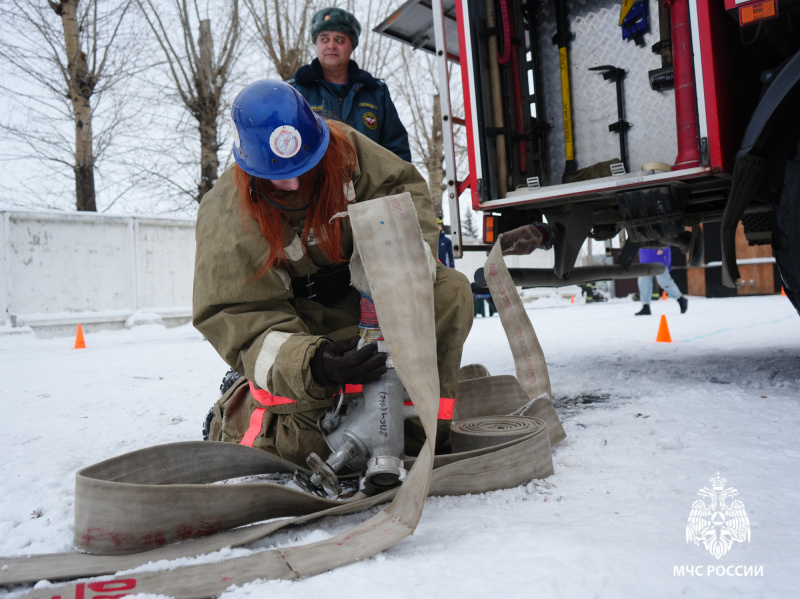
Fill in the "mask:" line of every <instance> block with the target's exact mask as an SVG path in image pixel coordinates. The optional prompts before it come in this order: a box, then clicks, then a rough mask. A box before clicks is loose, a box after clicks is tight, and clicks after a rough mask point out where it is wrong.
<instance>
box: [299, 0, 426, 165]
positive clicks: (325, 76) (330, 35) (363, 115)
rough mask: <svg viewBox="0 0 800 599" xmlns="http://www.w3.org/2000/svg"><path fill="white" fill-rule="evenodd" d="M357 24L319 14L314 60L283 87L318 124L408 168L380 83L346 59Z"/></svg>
mask: <svg viewBox="0 0 800 599" xmlns="http://www.w3.org/2000/svg"><path fill="white" fill-rule="evenodd" d="M360 35H361V24H360V23H359V22H358V19H356V18H355V16H354V15H352V14H351V13H349V12H347V11H346V10H342V9H341V8H335V7H333V8H324V9H322V10H320V11H318V12H317V13H316V14H315V15H314V17H313V18H312V19H311V41H312V42H313V43H314V44H315V46H316V49H317V58H315V59H314V60H312V61H311V63H310V64H307V65H305V66H302V67H300V68H299V69H298V70H297V73H295V75H294V77H292V78H291V79H289V81H288V83H289V84H290V85H291V86H292V87H294V88H295V89H296V90H297V91H299V92H300V94H301V95H302V96H303V97H304V98H305V99H306V100H307V101H308V103H309V104H310V105H311V109H312V110H313V111H314V112H316V113H317V114H319V115H320V116H321V117H323V118H330V119H336V120H339V121H343V122H345V123H347V124H348V125H350V126H351V127H353V129H355V130H356V131H358V132H359V133H362V134H364V135H366V136H367V137H368V138H369V139H371V140H372V141H374V142H376V143H378V144H380V145H382V146H383V147H384V148H386V149H387V150H390V151H391V152H394V153H395V155H397V156H398V157H399V158H402V159H403V160H405V161H406V162H411V148H410V147H409V145H408V133H407V132H406V128H405V127H404V126H403V123H402V121H401V120H400V116H399V115H398V114H397V109H396V108H395V106H394V103H393V102H392V98H391V96H390V95H389V88H388V87H387V86H386V84H385V83H384V82H383V81H381V80H380V79H376V78H375V77H373V76H372V75H371V74H370V73H368V72H367V71H364V70H363V69H360V68H359V66H358V64H356V62H355V61H354V60H352V59H351V58H350V57H351V55H352V54H353V50H355V48H357V47H358V38H359V36H360Z"/></svg>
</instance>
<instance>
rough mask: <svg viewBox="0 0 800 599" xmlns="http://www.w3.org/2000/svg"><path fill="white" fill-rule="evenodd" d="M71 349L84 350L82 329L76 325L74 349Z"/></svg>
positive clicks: (84, 343)
mask: <svg viewBox="0 0 800 599" xmlns="http://www.w3.org/2000/svg"><path fill="white" fill-rule="evenodd" d="M73 349H86V342H85V341H84V340H83V327H82V326H81V325H78V332H77V333H76V334H75V347H74V348H73Z"/></svg>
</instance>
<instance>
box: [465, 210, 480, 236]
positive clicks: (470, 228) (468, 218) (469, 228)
mask: <svg viewBox="0 0 800 599" xmlns="http://www.w3.org/2000/svg"><path fill="white" fill-rule="evenodd" d="M474 216H475V215H474V213H473V212H472V208H470V207H467V211H466V212H465V213H464V216H463V217H461V232H462V233H463V234H464V235H465V236H467V237H474V238H475V239H477V238H478V237H479V234H478V228H477V227H476V226H475V219H474V218H473V217H474Z"/></svg>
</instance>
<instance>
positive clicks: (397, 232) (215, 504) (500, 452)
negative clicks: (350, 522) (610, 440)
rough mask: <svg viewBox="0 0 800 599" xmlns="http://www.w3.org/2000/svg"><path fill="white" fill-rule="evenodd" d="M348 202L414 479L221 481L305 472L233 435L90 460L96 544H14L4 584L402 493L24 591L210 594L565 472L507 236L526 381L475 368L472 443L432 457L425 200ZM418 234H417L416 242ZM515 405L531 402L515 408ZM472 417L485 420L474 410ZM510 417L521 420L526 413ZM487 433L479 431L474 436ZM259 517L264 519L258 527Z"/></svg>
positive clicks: (322, 560) (498, 289) (501, 290)
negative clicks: (227, 439) (415, 445)
mask: <svg viewBox="0 0 800 599" xmlns="http://www.w3.org/2000/svg"><path fill="white" fill-rule="evenodd" d="M349 211H350V220H351V225H352V228H353V232H354V238H355V243H356V247H357V249H358V251H359V254H360V256H361V261H362V262H363V267H364V271H365V274H366V278H367V279H368V280H369V281H370V292H371V294H372V297H373V299H374V301H375V305H376V309H377V313H378V317H379V319H380V321H381V328H382V332H383V335H384V337H385V340H386V344H387V348H388V351H389V352H390V354H391V355H392V356H393V362H394V367H395V368H396V370H397V374H398V376H399V377H400V379H401V380H402V381H403V384H404V386H405V389H406V392H407V393H408V395H409V397H410V398H411V399H412V400H413V402H414V406H415V407H416V409H417V412H418V414H419V418H420V421H421V422H422V425H423V427H424V429H425V432H426V435H427V440H426V442H425V444H424V445H423V447H422V450H421V451H420V454H419V456H418V457H417V458H416V459H406V460H405V461H404V467H405V468H407V469H408V474H407V476H406V477H405V480H404V481H403V484H402V485H401V486H399V487H395V488H392V489H390V490H388V491H386V492H384V493H381V494H377V495H373V496H365V495H363V494H357V495H356V496H355V497H354V498H352V499H350V500H347V501H341V500H334V499H328V498H324V497H319V496H317V495H314V494H310V493H306V492H303V491H300V490H297V489H293V488H291V487H288V486H284V485H280V484H274V483H242V484H230V485H220V484H214V483H215V482H216V481H220V480H226V479H231V478H236V477H241V476H252V475H257V474H267V473H272V474H275V473H291V472H293V471H294V470H296V469H297V466H296V465H294V464H292V463H290V462H287V461H285V460H282V459H281V458H278V457H276V456H274V455H271V454H268V453H266V452H263V451H260V450H257V449H253V448H250V447H245V446H241V445H235V444H229V443H213V442H204V441H199V442H185V443H171V444H166V445H159V446H156V447H151V448H146V449H142V450H139V451H135V452H132V453H128V454H124V455H122V456H118V457H115V458H111V459H109V460H105V461H103V462H100V463H98V464H95V465H93V466H89V467H87V468H84V469H83V470H80V471H79V472H78V473H77V475H76V498H75V543H76V546H77V547H78V548H79V549H82V550H84V551H89V552H92V553H94V554H96V555H91V554H87V553H66V554H51V555H41V556H33V557H29V558H18V559H3V560H0V584H1V585H9V584H17V583H23V582H33V581H37V580H41V579H48V580H64V579H74V578H79V577H87V576H98V575H101V574H112V573H114V572H119V571H120V570H126V569H130V568H134V567H136V566H139V565H142V564H146V563H148V562H154V561H158V560H167V559H177V558H182V557H187V556H195V555H202V554H206V553H210V552H213V551H218V550H220V549H222V548H225V547H235V546H240V545H243V544H246V543H250V542H252V541H255V540H258V539H261V538H263V537H265V536H267V535H269V534H271V533H273V532H275V531H277V530H280V529H282V528H284V527H286V526H290V525H298V524H302V523H306V522H310V521H313V520H315V519H318V518H321V517H324V516H328V515H337V514H338V515H341V514H349V513H355V512H359V511H363V510H366V509H368V508H370V507H373V506H376V505H379V504H383V503H386V502H388V501H390V500H391V503H390V504H389V505H388V506H387V507H386V508H384V509H383V510H381V511H380V512H378V513H377V514H376V515H374V516H372V517H371V518H369V519H368V520H366V521H365V522H363V523H361V524H360V525H358V526H356V527H355V528H353V529H351V530H348V531H345V532H343V533H341V534H338V535H335V536H334V537H332V538H330V539H327V540H324V541H320V542H316V543H313V544H310V545H303V546H299V547H288V548H280V549H271V550H265V551H260V552H256V553H252V554H250V555H247V556H245V557H236V558H231V559H228V560H224V561H221V562H214V563H202V564H198V565H192V566H182V567H178V568H175V569H172V570H168V571H160V572H144V573H135V574H121V575H117V576H115V577H113V578H110V579H109V578H107V577H106V578H104V579H103V580H95V581H91V580H90V581H81V582H70V583H67V584H64V585H59V586H53V587H48V588H47V589H46V591H45V592H44V593H43V589H38V590H36V591H31V592H30V593H29V594H28V595H26V596H28V597H37V596H38V597H41V596H43V595H45V594H46V595H49V596H57V595H60V596H62V597H85V598H86V599H91V596H92V593H95V594H105V595H106V596H107V594H108V593H110V592H115V593H119V592H123V593H124V594H134V593H157V594H166V595H170V596H174V597H186V598H203V597H212V596H215V595H218V594H219V593H221V592H223V591H224V590H225V589H226V588H228V587H230V586H231V585H240V584H244V583H246V582H250V581H253V580H257V579H288V580H291V579H297V578H301V577H304V576H310V575H313V574H317V573H321V572H324V571H327V570H330V569H333V568H336V567H338V566H342V565H346V564H349V563H352V562H355V561H358V560H361V559H364V558H366V557H369V556H371V555H375V554H376V553H379V552H380V551H382V550H384V549H387V548H388V547H391V546H392V545H394V544H395V543H397V542H399V541H400V540H402V539H403V538H405V537H406V536H408V535H410V534H412V533H413V531H414V529H415V527H416V525H417V523H418V522H419V519H420V517H421V514H422V508H423V506H424V499H425V497H426V496H429V495H459V494H465V493H480V492H486V491H490V490H495V489H501V488H509V487H514V486H518V485H520V484H524V483H527V482H528V481H530V480H531V479H532V478H542V477H546V476H549V475H550V474H552V472H553V469H552V457H551V453H550V448H551V446H552V445H555V443H557V442H558V441H560V440H561V439H563V438H564V436H565V435H564V432H563V429H562V428H561V424H560V422H559V420H558V416H557V415H556V414H555V411H554V410H553V408H552V404H551V403H550V400H549V392H550V384H549V378H548V376H547V371H546V366H544V357H543V354H542V352H541V347H540V346H539V343H538V340H537V339H536V335H535V332H534V331H533V327H532V326H531V324H530V321H529V320H528V319H527V317H525V319H524V320H523V321H520V320H519V312H520V311H521V312H522V314H523V316H524V308H523V306H522V302H521V300H520V298H519V296H518V295H517V294H516V290H515V288H514V285H513V283H512V282H511V279H510V277H509V276H508V272H507V270H506V269H505V264H504V263H503V260H502V255H501V254H500V249H499V248H500V244H497V245H496V246H495V249H494V250H493V251H492V253H491V254H490V256H489V259H488V260H487V265H486V271H487V273H488V276H487V282H488V283H489V286H490V289H492V292H493V295H494V294H496V297H497V298H498V301H497V305H498V307H500V308H501V310H500V317H501V320H502V321H503V326H504V328H506V331H507V334H508V330H509V329H508V327H509V326H513V330H514V336H513V342H512V343H511V351H512V355H513V357H514V362H515V365H516V368H517V378H518V379H519V381H518V382H517V380H516V379H514V377H511V376H508V375H506V376H500V377H491V376H481V377H479V378H474V379H468V380H464V381H461V382H460V383H459V393H458V394H457V397H459V398H461V397H462V396H463V398H464V400H465V401H464V403H463V405H461V406H459V405H458V404H457V409H458V411H459V412H458V415H457V416H456V414H454V420H455V421H456V424H457V425H458V424H459V423H461V425H463V426H461V428H465V429H466V430H463V431H462V430H460V428H459V427H458V426H457V427H456V429H457V430H456V432H455V440H456V444H457V445H459V444H460V445H459V448H460V449H461V451H459V452H457V453H452V454H444V455H439V456H434V452H433V441H432V439H433V438H434V437H435V431H436V428H435V426H436V424H435V423H436V412H437V406H438V373H437V370H436V348H435V339H434V337H433V333H432V332H433V331H434V330H435V328H434V323H433V295H432V294H433V289H432V280H431V272H430V270H429V267H428V261H427V257H426V253H425V251H424V247H423V243H424V242H423V241H422V239H421V235H420V232H419V226H418V224H417V216H416V212H415V210H414V207H413V203H412V202H411V199H410V196H409V194H407V193H406V194H401V195H400V196H390V197H388V198H383V199H380V200H373V201H370V202H365V203H362V204H355V205H353V206H351V207H350V209H349ZM415 238H416V239H419V240H420V243H419V244H414V243H407V242H406V241H404V240H408V239H415ZM397 277H401V278H402V279H403V281H404V285H405V288H406V291H407V293H405V294H403V295H402V297H400V296H398V295H397V294H396V293H395V291H394V284H393V281H395V280H396V279H397ZM509 339H510V340H511V337H509ZM245 383H246V381H245V380H244V379H242V380H241V381H240V382H239V383H237V384H236V385H234V387H233V388H232V389H231V390H229V393H237V392H247V385H246V384H245ZM462 385H463V393H462ZM470 398H472V400H471V399H470ZM486 410H493V411H495V412H497V413H498V414H497V415H498V416H500V418H499V419H497V418H496V417H495V416H491V415H489V416H483V415H481V412H485V411H486ZM500 412H505V413H504V414H500ZM511 413H513V414H520V415H524V416H529V417H528V418H522V419H519V420H515V419H513V418H512V417H511V416H509V414H511ZM530 416H532V417H530ZM473 418H483V419H484V420H480V421H477V422H471V419H473ZM493 419H494V420H493ZM509 422H513V423H514V424H513V426H512V427H509ZM510 428H511V429H513V430H510ZM475 435H477V436H478V437H480V438H479V439H477V440H476V439H475V438H474V437H475ZM275 519H278V520H275ZM264 520H268V521H264ZM253 522H259V523H258V524H252V525H250V526H244V525H245V524H251V523H253ZM212 533H216V534H212ZM178 541H183V542H178ZM97 554H99V555H97Z"/></svg>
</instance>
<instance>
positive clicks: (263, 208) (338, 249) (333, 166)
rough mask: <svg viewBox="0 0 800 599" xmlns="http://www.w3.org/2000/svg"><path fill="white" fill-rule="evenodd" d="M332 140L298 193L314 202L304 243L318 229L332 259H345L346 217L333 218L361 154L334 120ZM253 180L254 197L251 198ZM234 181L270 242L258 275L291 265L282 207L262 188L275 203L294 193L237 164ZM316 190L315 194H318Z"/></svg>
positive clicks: (344, 205)
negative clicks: (263, 197)
mask: <svg viewBox="0 0 800 599" xmlns="http://www.w3.org/2000/svg"><path fill="white" fill-rule="evenodd" d="M328 127H329V128H330V132H331V135H330V141H329V142H328V149H327V150H326V151H325V155H324V156H323V157H322V160H320V161H319V163H318V164H317V165H316V166H314V168H312V169H311V170H309V171H307V172H305V173H303V174H302V175H300V177H299V179H300V188H299V190H298V191H297V193H298V194H299V197H300V203H301V205H302V204H304V203H310V205H309V207H308V209H307V210H306V221H305V226H304V227H303V235H302V242H303V246H305V245H306V243H307V242H308V233H309V231H310V230H311V229H313V230H314V237H315V238H316V240H317V243H318V245H319V248H320V249H321V250H322V252H323V253H324V254H325V256H326V257H327V258H328V260H329V261H330V262H331V264H334V263H336V262H344V261H345V260H346V257H345V256H344V255H343V251H342V220H341V219H339V218H334V219H332V220H331V217H332V216H333V215H334V214H336V213H337V212H344V211H346V210H347V198H346V196H345V187H344V186H345V185H346V184H348V183H349V182H350V181H351V180H352V178H353V171H354V170H355V167H356V163H357V158H356V150H355V148H354V147H353V145H352V144H351V143H350V141H349V140H348V139H347V136H346V135H345V134H344V133H343V132H342V131H341V130H340V129H339V128H338V127H336V125H335V124H333V123H331V122H328ZM251 181H252V185H253V189H254V190H255V191H256V192H257V193H256V194H255V196H256V197H254V198H253V197H251V187H250V186H251ZM234 182H235V185H236V189H237V190H238V191H239V197H240V199H241V202H242V204H243V207H244V208H245V210H246V211H247V213H248V214H249V215H250V217H251V218H253V219H254V220H255V221H256V222H257V223H258V225H259V228H260V229H261V233H262V234H263V235H264V237H265V238H266V240H267V243H269V254H267V259H266V262H265V263H264V265H263V266H262V267H261V268H260V269H259V271H258V272H257V273H256V276H257V277H260V276H263V275H265V274H266V273H267V272H268V271H269V270H270V269H271V268H272V267H273V266H282V265H287V264H288V260H287V258H286V254H285V252H284V250H283V239H282V232H283V226H284V225H283V219H282V217H281V210H280V209H279V208H277V207H275V206H273V205H272V204H270V203H269V202H267V201H265V200H264V199H262V198H261V196H260V195H259V193H258V192H260V193H261V194H264V195H267V196H269V198H270V199H271V200H272V201H273V202H275V203H276V204H283V203H285V198H286V197H287V196H288V195H290V193H294V192H285V191H280V190H277V189H275V187H274V186H273V185H272V183H271V182H270V181H269V180H268V179H260V178H258V177H251V176H250V175H248V174H247V173H245V172H244V171H243V170H242V169H241V168H239V165H238V164H237V165H236V168H235V174H234ZM315 191H316V194H315Z"/></svg>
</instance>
